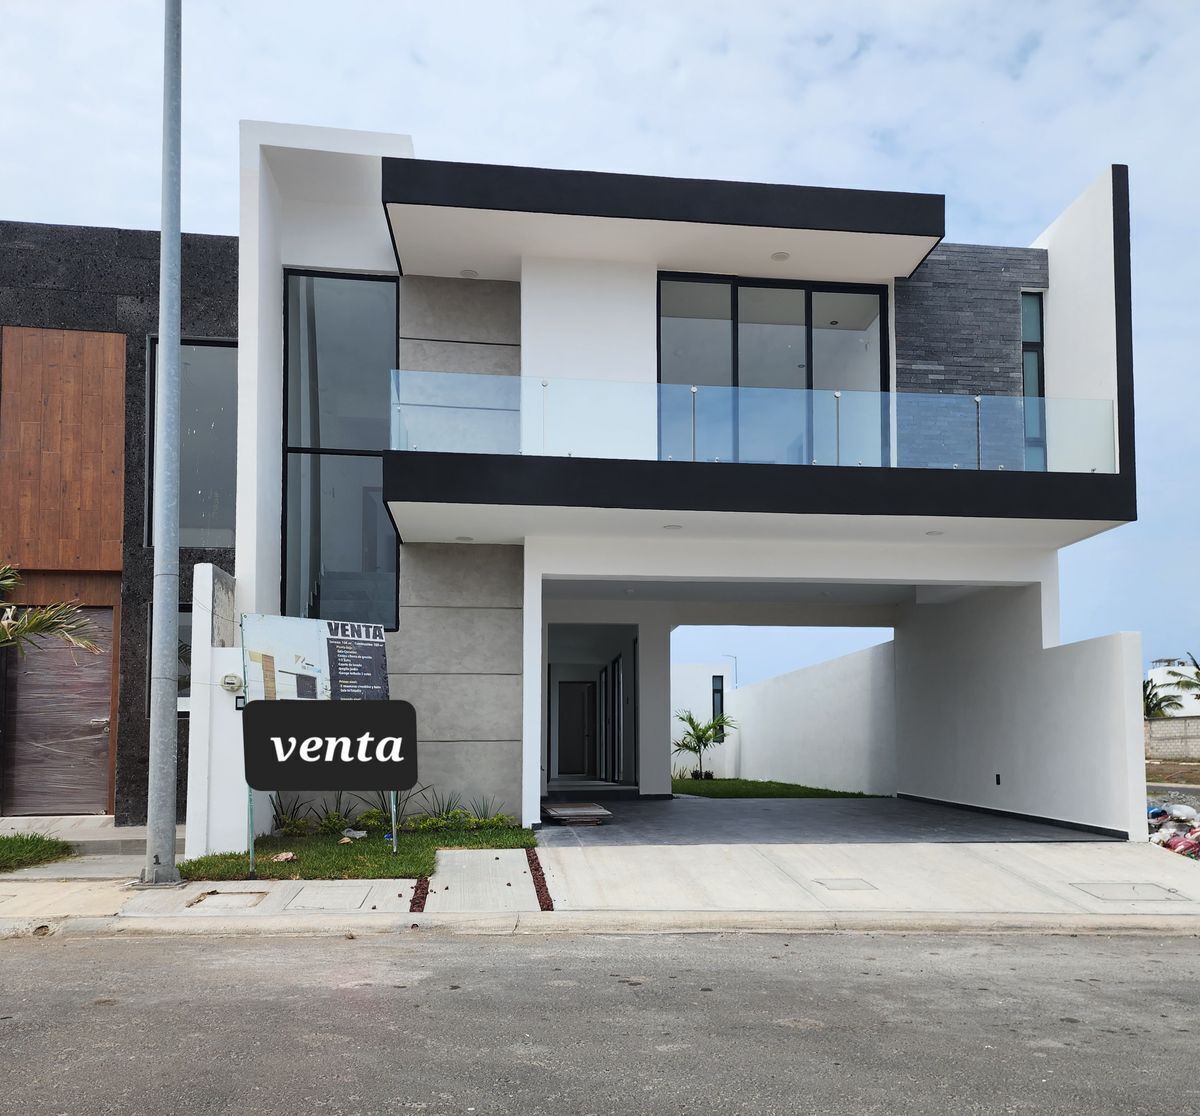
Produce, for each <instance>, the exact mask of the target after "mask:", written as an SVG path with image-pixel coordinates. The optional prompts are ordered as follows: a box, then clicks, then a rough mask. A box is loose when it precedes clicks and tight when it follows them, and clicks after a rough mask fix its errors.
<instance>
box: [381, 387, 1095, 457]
mask: <svg viewBox="0 0 1200 1116" xmlns="http://www.w3.org/2000/svg"><path fill="white" fill-rule="evenodd" d="M391 420H392V433H391V444H392V448H393V449H404V450H427V451H443V452H453V453H499V454H527V455H533V456H546V457H608V458H624V459H631V460H642V461H656V460H658V461H737V462H759V463H772V464H788V465H850V466H860V465H861V466H867V467H873V468H880V467H884V468H886V467H900V468H909V469H994V470H1011V471H1014V472H1031V471H1035V472H1047V471H1049V472H1061V473H1112V472H1115V471H1116V452H1115V438H1114V427H1113V404H1112V402H1111V401H1110V400H1104V399H1026V398H1024V397H1022V396H998V395H984V396H974V395H940V394H934V393H919V392H898V393H892V394H886V393H882V392H869V391H806V390H792V389H786V388H748V387H740V388H731V387H705V386H700V385H695V386H694V385H689V384H656V383H632V382H628V381H622V380H571V379H555V380H548V379H541V378H539V377H535V376H490V375H476V374H470V373H457V372H408V371H394V372H393V373H392V415H391Z"/></svg>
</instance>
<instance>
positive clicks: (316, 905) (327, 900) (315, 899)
mask: <svg viewBox="0 0 1200 1116" xmlns="http://www.w3.org/2000/svg"><path fill="white" fill-rule="evenodd" d="M370 890H371V889H370V888H369V887H330V886H328V885H327V884H326V885H321V884H309V885H308V886H307V887H302V888H301V889H300V890H299V891H298V892H296V894H295V895H293V896H292V898H291V899H290V900H289V901H288V904H287V909H288V910H289V911H357V910H358V909H359V907H361V906H362V905H363V904H364V903H365V902H366V901H367V894H368V892H369V891H370Z"/></svg>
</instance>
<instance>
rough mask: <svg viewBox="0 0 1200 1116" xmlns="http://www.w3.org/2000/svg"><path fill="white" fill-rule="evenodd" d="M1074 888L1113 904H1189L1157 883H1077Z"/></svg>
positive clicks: (1174, 892) (1185, 897)
mask: <svg viewBox="0 0 1200 1116" xmlns="http://www.w3.org/2000/svg"><path fill="white" fill-rule="evenodd" d="M1071 886H1072V887H1077V888H1079V890H1080V891H1085V892H1087V894H1088V895H1092V896H1094V897H1095V898H1097V899H1108V900H1109V901H1111V902H1113V903H1162V902H1170V901H1172V900H1174V901H1176V902H1180V903H1187V902H1188V901H1189V900H1188V897H1187V896H1186V895H1183V894H1181V893H1180V892H1178V891H1176V890H1175V888H1173V887H1160V886H1159V885H1158V884H1155V883H1077V884H1072V885H1071Z"/></svg>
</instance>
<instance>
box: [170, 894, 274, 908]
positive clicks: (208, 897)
mask: <svg viewBox="0 0 1200 1116" xmlns="http://www.w3.org/2000/svg"><path fill="white" fill-rule="evenodd" d="M266 894H267V893H266V892H265V891H206V892H205V893H204V894H203V895H201V896H199V898H197V899H196V900H195V901H194V902H192V903H189V904H188V906H190V907H203V908H204V909H205V910H206V911H244V910H246V909H247V908H248V907H256V906H258V904H259V903H261V902H262V901H263V899H264V898H266Z"/></svg>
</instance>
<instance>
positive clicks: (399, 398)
mask: <svg viewBox="0 0 1200 1116" xmlns="http://www.w3.org/2000/svg"><path fill="white" fill-rule="evenodd" d="M392 446H393V448H395V449H407V450H426V451H432V452H448V453H504V454H515V453H519V452H520V450H521V378H520V377H519V376H487V375H478V374H475V373H467V372H461V373H460V372H455V373H446V372H406V371H397V372H393V374H392Z"/></svg>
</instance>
